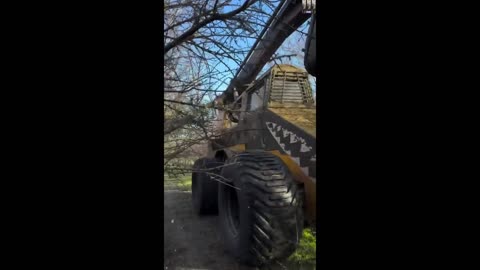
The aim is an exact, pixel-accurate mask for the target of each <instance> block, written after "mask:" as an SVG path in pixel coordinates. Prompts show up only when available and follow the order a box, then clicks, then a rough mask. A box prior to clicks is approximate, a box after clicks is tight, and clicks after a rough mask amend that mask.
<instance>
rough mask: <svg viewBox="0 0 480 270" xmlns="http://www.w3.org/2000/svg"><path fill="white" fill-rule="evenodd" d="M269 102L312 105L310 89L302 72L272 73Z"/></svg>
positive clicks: (306, 76)
mask: <svg viewBox="0 0 480 270" xmlns="http://www.w3.org/2000/svg"><path fill="white" fill-rule="evenodd" d="M270 101H276V102H280V103H303V104H313V96H312V89H311V88H310V83H309V82H308V75H307V73H304V72H291V71H276V72H273V73H272V79H271V85H270Z"/></svg>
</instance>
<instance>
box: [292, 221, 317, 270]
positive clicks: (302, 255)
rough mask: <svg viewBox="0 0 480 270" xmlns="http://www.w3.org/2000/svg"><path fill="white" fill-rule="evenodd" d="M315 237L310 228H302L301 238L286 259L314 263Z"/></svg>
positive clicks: (315, 252)
mask: <svg viewBox="0 0 480 270" xmlns="http://www.w3.org/2000/svg"><path fill="white" fill-rule="evenodd" d="M316 254H317V237H316V236H315V233H314V232H313V231H312V229H310V228H306V229H304V230H303V235H302V239H300V244H299V245H298V247H297V250H296V251H295V253H293V254H292V255H291V256H290V257H289V258H288V261H290V262H296V263H316V261H315V259H316V257H317V255H316Z"/></svg>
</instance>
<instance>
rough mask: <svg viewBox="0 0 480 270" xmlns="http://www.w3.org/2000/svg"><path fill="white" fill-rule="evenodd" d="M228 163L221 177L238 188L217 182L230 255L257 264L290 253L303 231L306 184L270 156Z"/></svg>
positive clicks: (258, 155) (259, 154)
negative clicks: (297, 180)
mask: <svg viewBox="0 0 480 270" xmlns="http://www.w3.org/2000/svg"><path fill="white" fill-rule="evenodd" d="M231 163H234V164H232V165H229V164H231ZM225 165H226V166H225V167H224V168H223V170H222V173H221V175H222V176H223V177H225V178H227V179H230V180H231V182H229V183H230V184H232V185H233V186H235V187H236V188H239V189H240V190H238V189H234V188H232V187H229V186H227V185H224V184H221V183H220V184H219V194H218V208H219V218H220V226H221V230H222V233H223V236H224V239H225V242H226V247H227V249H228V251H229V252H230V253H231V254H232V255H234V256H235V257H236V258H237V260H239V261H240V262H241V263H245V264H250V265H255V266H259V265H262V264H266V263H269V262H271V261H273V260H275V259H283V258H285V257H288V256H289V255H291V254H292V253H293V252H294V251H295V249H296V247H297V245H298V242H299V240H300V237H301V235H302V231H303V224H304V219H303V209H302V205H303V197H304V192H303V186H302V185H299V184H297V183H296V182H294V181H293V178H292V176H291V175H290V173H289V172H288V170H287V168H286V166H285V165H284V163H283V162H282V161H281V160H280V159H279V158H278V157H276V156H275V155H273V154H270V153H268V152H244V153H241V154H238V155H236V156H234V157H232V158H231V159H229V160H228V161H227V163H226V164H225Z"/></svg>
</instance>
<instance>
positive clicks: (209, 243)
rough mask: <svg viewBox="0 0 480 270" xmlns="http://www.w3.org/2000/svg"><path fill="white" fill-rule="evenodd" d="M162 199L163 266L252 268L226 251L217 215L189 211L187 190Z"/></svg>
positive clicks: (176, 268)
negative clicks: (219, 230) (239, 261)
mask: <svg viewBox="0 0 480 270" xmlns="http://www.w3.org/2000/svg"><path fill="white" fill-rule="evenodd" d="M164 200H165V203H164V218H163V223H164V230H165V231H164V253H163V259H164V269H166V270H182V269H190V270H193V269H196V270H199V269H205V270H206V269H208V270H224V269H228V270H254V269H259V268H255V267H248V266H244V265H240V264H238V263H237V262H236V261H235V260H233V258H232V257H231V256H230V255H229V254H228V253H226V251H225V250H224V248H223V242H222V239H221V237H220V233H219V232H218V225H217V222H218V218H217V216H205V217H199V216H197V215H195V214H194V213H193V209H192V205H191V193H190V192H185V191H175V190H169V191H167V190H166V191H165V198H164ZM267 269H271V270H274V269H275V270H277V269H281V270H285V269H302V270H303V269H305V270H307V269H308V270H310V269H315V266H302V267H299V266H292V265H288V264H286V263H285V262H283V263H282V262H279V263H278V264H274V265H270V266H265V267H262V268H261V270H267Z"/></svg>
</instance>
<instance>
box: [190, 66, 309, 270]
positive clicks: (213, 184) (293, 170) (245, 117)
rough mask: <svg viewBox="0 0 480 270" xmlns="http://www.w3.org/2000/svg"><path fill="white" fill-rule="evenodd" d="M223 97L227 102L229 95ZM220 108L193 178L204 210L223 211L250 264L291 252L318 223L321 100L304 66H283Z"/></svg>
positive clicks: (237, 251)
mask: <svg viewBox="0 0 480 270" xmlns="http://www.w3.org/2000/svg"><path fill="white" fill-rule="evenodd" d="M223 100H224V99H223ZM223 100H222V99H218V100H217V102H216V104H215V108H217V110H216V116H217V119H216V121H215V125H216V132H215V135H216V136H215V139H213V140H211V141H210V142H209V146H208V155H207V157H205V158H202V159H199V160H197V162H196V163H195V167H196V169H197V170H196V171H195V172H194V173H193V175H192V197H193V206H194V209H195V211H196V212H197V213H199V214H207V213H218V214H219V218H220V226H221V230H220V231H221V232H222V234H223V238H224V239H225V243H226V246H227V249H228V250H229V251H230V252H231V253H232V254H233V255H234V256H235V257H236V258H237V259H238V260H239V261H240V262H243V263H246V264H253V265H261V264H264V263H269V262H271V261H273V260H274V259H278V258H284V257H286V256H289V255H290V254H292V253H293V252H294V251H295V249H296V247H297V245H298V243H299V239H300V238H301V235H302V231H303V228H304V226H305V224H314V223H315V220H316V216H315V213H316V140H315V137H316V105H315V100H314V98H313V95H312V89H311V87H310V83H309V80H308V73H307V72H306V71H305V70H302V69H300V68H297V67H294V66H291V65H277V66H275V67H273V68H271V69H270V70H269V71H267V72H266V73H265V74H263V75H262V76H261V77H260V78H259V79H257V80H256V81H255V82H254V83H252V84H251V85H250V86H249V87H248V88H247V89H246V90H245V91H243V92H242V94H240V95H238V96H236V97H235V99H234V100H233V102H231V103H228V104H223V102H222V101H223Z"/></svg>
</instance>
